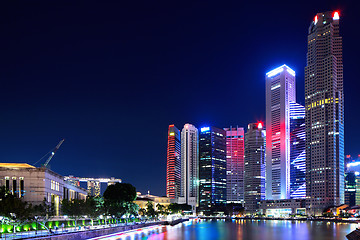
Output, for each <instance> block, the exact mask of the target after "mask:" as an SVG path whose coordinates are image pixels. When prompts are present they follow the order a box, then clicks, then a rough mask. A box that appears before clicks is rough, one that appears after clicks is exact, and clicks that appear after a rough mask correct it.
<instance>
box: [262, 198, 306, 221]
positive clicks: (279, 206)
mask: <svg viewBox="0 0 360 240" xmlns="http://www.w3.org/2000/svg"><path fill="white" fill-rule="evenodd" d="M260 209H261V211H262V213H263V214H264V215H265V216H267V217H289V216H290V215H305V214H306V208H305V199H281V200H263V201H261V202H260Z"/></svg>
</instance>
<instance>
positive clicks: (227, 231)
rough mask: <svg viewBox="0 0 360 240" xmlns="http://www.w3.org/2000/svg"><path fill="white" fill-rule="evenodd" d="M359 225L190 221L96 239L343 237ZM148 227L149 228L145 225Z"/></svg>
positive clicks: (330, 239) (333, 239)
mask: <svg viewBox="0 0 360 240" xmlns="http://www.w3.org/2000/svg"><path fill="white" fill-rule="evenodd" d="M356 227H357V224H349V223H332V222H322V221H314V222H312V221H281V220H243V219H240V220H235V221H223V220H218V221H216V220H201V221H199V220H191V221H188V222H185V223H182V224H177V225H175V226H159V227H152V228H149V230H147V231H145V232H140V231H133V232H130V233H129V234H123V235H117V236H116V235H113V236H111V237H100V238H96V239H102V240H103V239H121V240H145V239H147V240H177V239H185V240H189V239H198V240H217V239H244V240H245V239H246V240H264V239H269V240H285V239H286V240H287V239H292V240H312V239H314V240H322V239H324V240H325V239H326V240H340V239H341V240H344V239H346V237H345V236H346V235H347V234H348V233H350V232H351V231H353V230H355V228H356ZM145 229H146V228H145Z"/></svg>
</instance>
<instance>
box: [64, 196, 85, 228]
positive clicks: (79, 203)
mask: <svg viewBox="0 0 360 240" xmlns="http://www.w3.org/2000/svg"><path fill="white" fill-rule="evenodd" d="M61 211H62V213H63V214H64V215H68V216H70V217H71V218H73V219H74V220H75V228H76V225H77V220H78V219H80V218H81V217H82V216H84V215H85V214H86V203H85V201H84V200H82V199H72V200H70V201H69V200H68V199H63V200H62V203H61Z"/></svg>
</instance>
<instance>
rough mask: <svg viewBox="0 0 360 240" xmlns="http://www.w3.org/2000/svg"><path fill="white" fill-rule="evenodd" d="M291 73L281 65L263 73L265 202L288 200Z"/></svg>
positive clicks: (293, 75) (293, 73)
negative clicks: (264, 99)
mask: <svg viewBox="0 0 360 240" xmlns="http://www.w3.org/2000/svg"><path fill="white" fill-rule="evenodd" d="M291 102H296V92H295V71H294V70H292V69H291V68H289V67H288V66H286V65H282V66H280V67H278V68H276V69H274V70H272V71H270V72H268V73H266V199H287V198H290V103H291Z"/></svg>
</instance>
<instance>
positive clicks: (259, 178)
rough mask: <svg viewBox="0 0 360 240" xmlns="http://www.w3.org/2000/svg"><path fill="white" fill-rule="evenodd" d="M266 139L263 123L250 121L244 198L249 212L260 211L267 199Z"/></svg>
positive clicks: (247, 136) (246, 151) (246, 138)
mask: <svg viewBox="0 0 360 240" xmlns="http://www.w3.org/2000/svg"><path fill="white" fill-rule="evenodd" d="M265 141H266V132H265V130H263V126H262V124H261V123H250V124H249V125H248V131H247V132H246V133H245V172H244V198H245V210H246V212H248V213H256V212H258V211H259V206H260V201H261V200H264V199H265Z"/></svg>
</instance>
